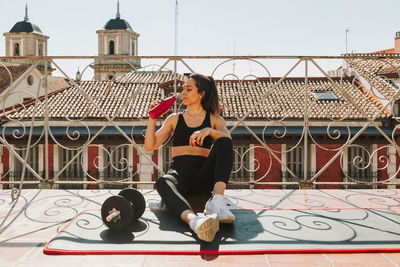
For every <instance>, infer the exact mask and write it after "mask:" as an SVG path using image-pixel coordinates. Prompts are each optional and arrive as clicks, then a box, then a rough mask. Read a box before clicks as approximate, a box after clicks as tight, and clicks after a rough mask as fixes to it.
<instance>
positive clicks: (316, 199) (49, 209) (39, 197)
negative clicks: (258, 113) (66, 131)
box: [0, 189, 400, 267]
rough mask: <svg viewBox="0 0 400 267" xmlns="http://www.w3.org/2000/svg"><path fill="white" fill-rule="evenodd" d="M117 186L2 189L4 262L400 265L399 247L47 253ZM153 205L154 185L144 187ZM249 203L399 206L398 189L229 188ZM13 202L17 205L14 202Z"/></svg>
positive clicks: (239, 201)
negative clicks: (14, 194)
mask: <svg viewBox="0 0 400 267" xmlns="http://www.w3.org/2000/svg"><path fill="white" fill-rule="evenodd" d="M118 192H119V190H39V189H24V190H23V191H22V194H21V197H20V199H19V200H18V202H16V203H11V204H10V201H11V198H10V190H3V191H0V249H1V253H0V266H43V267H44V266H57V267H61V266H77V265H81V266H92V265H96V266H121V265H128V266H189V265H190V266H239V265H244V264H248V265H251V266H400V253H340V254H339V253H316V254H261V255H260V254H258V255H220V256H216V255H71V256H68V255H45V254H43V247H44V245H45V244H46V243H47V242H48V241H49V240H50V239H51V238H52V237H54V236H55V235H56V233H57V232H58V231H59V230H60V229H62V228H63V226H64V225H66V223H67V222H68V221H70V220H71V219H72V218H73V217H75V216H76V215H77V214H78V213H80V212H82V211H85V210H87V209H100V208H101V205H102V203H103V201H104V200H105V199H106V198H108V197H109V196H111V195H116V194H118ZM142 193H143V194H144V196H145V198H146V201H147V204H148V206H149V207H150V208H154V207H156V206H157V205H159V201H160V198H159V196H158V194H157V192H156V191H155V190H142ZM226 196H227V197H228V199H229V201H230V202H231V203H232V204H233V205H237V206H239V207H241V208H246V209H261V208H262V209H265V208H267V209H321V208H326V209H330V208H331V209H341V208H343V209H345V208H371V209H390V210H392V211H396V212H400V190H227V192H226ZM13 205H14V206H13Z"/></svg>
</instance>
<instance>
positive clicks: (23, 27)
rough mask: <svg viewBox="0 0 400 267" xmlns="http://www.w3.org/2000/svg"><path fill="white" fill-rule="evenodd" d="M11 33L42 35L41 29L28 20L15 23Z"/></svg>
mask: <svg viewBox="0 0 400 267" xmlns="http://www.w3.org/2000/svg"><path fill="white" fill-rule="evenodd" d="M10 32H38V33H42V31H41V30H40V28H39V27H38V26H37V25H36V24H33V23H32V22H30V21H28V20H23V21H19V22H17V23H15V25H14V27H12V29H11V30H10Z"/></svg>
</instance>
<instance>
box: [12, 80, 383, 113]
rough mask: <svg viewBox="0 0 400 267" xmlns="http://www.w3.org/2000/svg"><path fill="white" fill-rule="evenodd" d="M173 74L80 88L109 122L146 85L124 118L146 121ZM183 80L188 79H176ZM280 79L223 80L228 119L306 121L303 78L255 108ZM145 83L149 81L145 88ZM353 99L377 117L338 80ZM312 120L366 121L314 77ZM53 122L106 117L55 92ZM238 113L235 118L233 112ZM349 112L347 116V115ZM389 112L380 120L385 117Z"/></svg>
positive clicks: (76, 94)
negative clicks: (325, 95) (320, 96)
mask: <svg viewBox="0 0 400 267" xmlns="http://www.w3.org/2000/svg"><path fill="white" fill-rule="evenodd" d="M174 77H175V76H174V74H172V73H161V74H158V75H156V76H155V77H154V79H153V81H151V82H150V78H151V74H150V73H139V74H135V73H131V74H127V75H124V76H120V77H119V78H117V80H116V81H114V82H107V81H84V82H81V84H80V86H81V88H82V90H83V91H84V92H85V93H86V94H87V95H88V96H89V97H90V98H91V99H93V101H94V102H95V103H96V104H97V105H98V106H99V107H100V108H101V110H103V111H104V112H105V114H106V115H108V116H109V117H114V116H116V113H117V111H118V110H119V109H120V108H121V107H122V106H123V105H124V104H125V102H126V100H127V99H128V98H129V97H131V96H132V95H133V94H134V93H135V92H137V91H138V90H139V89H140V88H141V87H142V86H144V87H143V90H142V91H141V92H140V93H139V94H138V96H137V97H136V98H135V99H134V100H133V101H132V103H130V104H129V105H127V107H126V108H124V109H123V110H122V112H120V113H119V115H118V116H117V118H119V119H132V118H143V119H145V118H147V117H148V109H149V106H150V103H151V102H153V101H154V100H155V99H159V98H160V97H161V95H162V91H163V89H162V88H160V84H165V83H166V82H168V81H170V80H171V79H173V78H174ZM177 78H178V79H180V80H182V79H183V75H181V74H179V75H177ZM278 79H279V78H273V79H272V80H271V81H270V80H269V79H265V78H264V79H259V80H257V81H255V80H246V81H243V82H238V81H237V80H235V81H218V80H217V86H218V89H219V96H220V99H221V101H223V102H224V103H225V106H224V113H223V116H224V117H226V118H234V113H236V114H237V115H238V116H243V115H244V114H246V113H247V112H248V111H250V116H249V118H250V119H266V118H271V119H274V118H282V117H286V118H293V119H302V118H303V117H304V116H303V114H304V86H305V83H304V78H287V79H286V80H285V81H284V82H282V83H281V84H280V85H279V86H278V87H277V88H276V89H275V90H272V91H271V93H270V95H269V96H268V97H267V98H266V99H265V100H264V101H262V103H261V105H259V106H256V107H255V108H254V109H252V107H253V106H254V105H255V103H256V102H257V101H259V99H261V96H262V95H263V94H264V93H266V92H267V90H268V88H271V87H272V86H273V85H274V84H276V82H277V80H278ZM146 82H149V83H147V84H146ZM335 83H336V85H337V86H339V87H340V86H341V87H342V88H343V89H344V90H345V91H346V93H347V94H349V95H350V96H351V97H352V99H353V100H354V102H355V103H356V104H357V105H358V106H360V107H361V109H362V110H364V111H365V113H366V114H368V116H373V115H374V114H376V112H378V110H379V107H378V105H379V104H380V103H379V102H376V103H374V102H373V101H371V100H370V99H369V98H368V95H365V94H364V92H363V89H362V88H361V87H360V86H358V84H353V83H352V82H351V79H350V78H348V79H346V80H343V81H340V80H336V81H335ZM312 91H332V92H333V93H334V94H335V95H336V96H337V97H338V98H339V100H338V101H328V100H323V101H320V100H317V99H316V98H315V96H314V95H313V93H312ZM308 101H309V114H310V115H309V117H310V118H315V119H327V118H342V117H345V118H348V119H362V118H365V117H364V116H363V115H362V114H361V113H360V112H358V111H357V110H356V108H355V107H354V106H352V105H351V104H350V103H349V102H348V101H347V100H346V99H345V97H344V96H343V95H342V94H341V93H340V91H339V90H338V89H337V88H335V86H333V84H331V83H330V82H329V81H328V80H327V79H325V78H309V84H308ZM24 104H25V105H26V108H19V109H16V110H9V111H8V112H7V113H8V114H10V115H11V116H12V117H14V118H21V117H25V118H27V117H30V116H32V113H33V108H34V107H33V104H34V102H31V103H24ZM48 105H49V117H50V118H52V119H63V118H64V119H65V117H68V118H88V119H103V118H105V116H104V115H103V114H102V113H101V111H99V110H98V109H96V108H95V106H94V105H93V104H92V103H90V101H88V100H87V99H86V98H85V97H84V96H83V94H82V93H81V92H80V90H79V89H78V88H77V87H73V86H72V87H69V88H66V89H63V90H60V91H57V92H54V93H52V94H50V95H49V97H48ZM43 108H44V103H43V98H41V99H40V103H39V105H38V110H37V113H36V117H43V116H44V114H43ZM233 112H234V113H233ZM347 112H348V113H347ZM387 114H388V112H387V111H386V113H385V114H382V115H381V116H380V117H381V118H382V117H385V116H388V115H387Z"/></svg>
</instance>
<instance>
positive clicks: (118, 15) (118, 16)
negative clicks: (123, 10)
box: [117, 0, 121, 19]
mask: <svg viewBox="0 0 400 267" xmlns="http://www.w3.org/2000/svg"><path fill="white" fill-rule="evenodd" d="M120 17H121V15H120V14H119V0H118V1H117V19H119V18H120Z"/></svg>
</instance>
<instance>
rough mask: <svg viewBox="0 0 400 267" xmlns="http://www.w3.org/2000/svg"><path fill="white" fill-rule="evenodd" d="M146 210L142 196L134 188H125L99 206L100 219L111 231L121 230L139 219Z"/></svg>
mask: <svg viewBox="0 0 400 267" xmlns="http://www.w3.org/2000/svg"><path fill="white" fill-rule="evenodd" d="M145 208H146V201H145V200H144V197H143V195H142V194H141V193H140V192H139V191H138V190H136V189H134V188H125V189H123V190H122V191H121V192H119V194H118V196H111V197H109V198H107V199H106V201H104V203H103V205H102V206H101V218H102V219H103V222H104V224H105V225H107V226H108V228H110V229H112V230H123V229H125V228H127V227H128V226H129V225H130V224H131V223H132V222H133V221H134V220H137V219H139V218H140V217H141V216H142V215H143V213H144V210H145Z"/></svg>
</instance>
